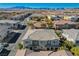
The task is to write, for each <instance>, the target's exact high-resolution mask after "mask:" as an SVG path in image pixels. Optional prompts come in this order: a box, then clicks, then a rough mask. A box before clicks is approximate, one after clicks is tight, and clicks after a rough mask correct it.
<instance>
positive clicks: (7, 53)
mask: <svg viewBox="0 0 79 59" xmlns="http://www.w3.org/2000/svg"><path fill="white" fill-rule="evenodd" d="M9 53H10V50H7V49H3V50H2V52H1V53H0V56H8V55H9Z"/></svg>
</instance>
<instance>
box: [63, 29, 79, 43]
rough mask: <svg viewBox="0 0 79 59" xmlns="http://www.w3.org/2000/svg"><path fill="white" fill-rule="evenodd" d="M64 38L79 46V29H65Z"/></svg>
mask: <svg viewBox="0 0 79 59" xmlns="http://www.w3.org/2000/svg"><path fill="white" fill-rule="evenodd" d="M62 32H63V33H62V36H63V37H65V38H66V39H67V40H68V41H72V42H73V43H75V44H79V30H78V29H63V31H62Z"/></svg>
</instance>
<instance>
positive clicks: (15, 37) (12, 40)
mask: <svg viewBox="0 0 79 59" xmlns="http://www.w3.org/2000/svg"><path fill="white" fill-rule="evenodd" d="M20 35H21V33H14V36H13V37H12V38H11V39H10V40H9V41H8V43H16V41H17V39H18V38H19V36H20Z"/></svg>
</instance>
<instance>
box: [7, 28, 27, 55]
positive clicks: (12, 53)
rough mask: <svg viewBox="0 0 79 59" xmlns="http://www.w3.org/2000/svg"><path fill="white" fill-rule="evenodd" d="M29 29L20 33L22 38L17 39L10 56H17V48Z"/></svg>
mask: <svg viewBox="0 0 79 59" xmlns="http://www.w3.org/2000/svg"><path fill="white" fill-rule="evenodd" d="M27 29H28V28H27V27H26V28H25V30H22V31H19V32H20V33H21V32H22V33H21V35H20V37H19V38H18V39H17V41H16V43H15V44H14V45H13V47H12V50H11V52H10V53H9V55H8V56H15V54H16V51H17V46H18V44H19V43H20V42H21V41H22V38H23V36H24V35H25V33H26V31H27Z"/></svg>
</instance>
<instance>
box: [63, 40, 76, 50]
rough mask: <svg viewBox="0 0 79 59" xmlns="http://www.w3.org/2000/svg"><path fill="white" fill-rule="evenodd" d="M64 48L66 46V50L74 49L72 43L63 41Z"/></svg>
mask: <svg viewBox="0 0 79 59" xmlns="http://www.w3.org/2000/svg"><path fill="white" fill-rule="evenodd" d="M64 46H66V48H68V49H69V50H70V49H71V48H72V47H74V46H75V45H74V43H73V42H71V41H67V40H65V41H64Z"/></svg>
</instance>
